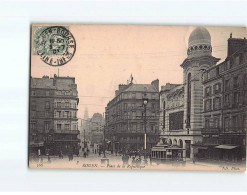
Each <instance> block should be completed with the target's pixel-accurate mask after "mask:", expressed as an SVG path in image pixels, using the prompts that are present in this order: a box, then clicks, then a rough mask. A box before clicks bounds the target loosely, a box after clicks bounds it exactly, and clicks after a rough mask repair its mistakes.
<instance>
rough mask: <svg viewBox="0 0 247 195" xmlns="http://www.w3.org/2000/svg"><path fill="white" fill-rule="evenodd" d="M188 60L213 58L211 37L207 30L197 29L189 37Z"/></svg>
mask: <svg viewBox="0 0 247 195" xmlns="http://www.w3.org/2000/svg"><path fill="white" fill-rule="evenodd" d="M187 54H188V58H195V57H202V56H211V55H212V46H211V36H210V34H209V32H208V31H207V29H206V28H204V27H197V28H196V29H195V30H194V31H193V32H192V33H191V34H190V37H189V46H188V50H187Z"/></svg>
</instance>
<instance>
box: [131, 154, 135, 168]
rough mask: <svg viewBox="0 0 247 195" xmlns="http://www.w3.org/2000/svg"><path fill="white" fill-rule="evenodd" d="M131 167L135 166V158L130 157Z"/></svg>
mask: <svg viewBox="0 0 247 195" xmlns="http://www.w3.org/2000/svg"><path fill="white" fill-rule="evenodd" d="M131 165H132V166H136V160H135V157H134V156H133V157H132V162H131Z"/></svg>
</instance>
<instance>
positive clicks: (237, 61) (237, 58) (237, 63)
mask: <svg viewBox="0 0 247 195" xmlns="http://www.w3.org/2000/svg"><path fill="white" fill-rule="evenodd" d="M235 60H236V65H239V56H237V57H236V59H235Z"/></svg>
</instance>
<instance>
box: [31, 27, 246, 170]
mask: <svg viewBox="0 0 247 195" xmlns="http://www.w3.org/2000/svg"><path fill="white" fill-rule="evenodd" d="M246 36H247V31H246V28H245V27H216V26H162V25H159V26H155V25H153V26H151V25H83V24H33V25H32V26H31V51H30V55H31V66H30V97H29V102H30V103H29V139H28V140H29V143H28V155H29V156H28V159H29V167H30V168H40V169H42V168H66V169H109V170H110V169H111V170H112V169H113V170H191V171H194V170H203V171H245V169H246V128H247V123H246V119H247V40H246V38H245V37H246Z"/></svg>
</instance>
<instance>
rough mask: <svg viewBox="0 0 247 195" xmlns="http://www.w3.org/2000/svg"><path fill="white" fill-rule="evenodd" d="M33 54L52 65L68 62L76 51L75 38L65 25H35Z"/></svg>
mask: <svg viewBox="0 0 247 195" xmlns="http://www.w3.org/2000/svg"><path fill="white" fill-rule="evenodd" d="M34 28H35V29H34V31H33V32H34V33H33V55H39V56H40V59H41V60H42V61H43V62H44V63H46V64H48V65H50V66H62V65H65V64H66V63H68V62H69V61H70V60H71V59H72V58H73V56H74V54H75V51H76V42H75V38H74V37H73V35H72V34H71V32H70V31H69V30H68V27H67V28H66V27H65V26H40V27H37V26H35V27H34Z"/></svg>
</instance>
